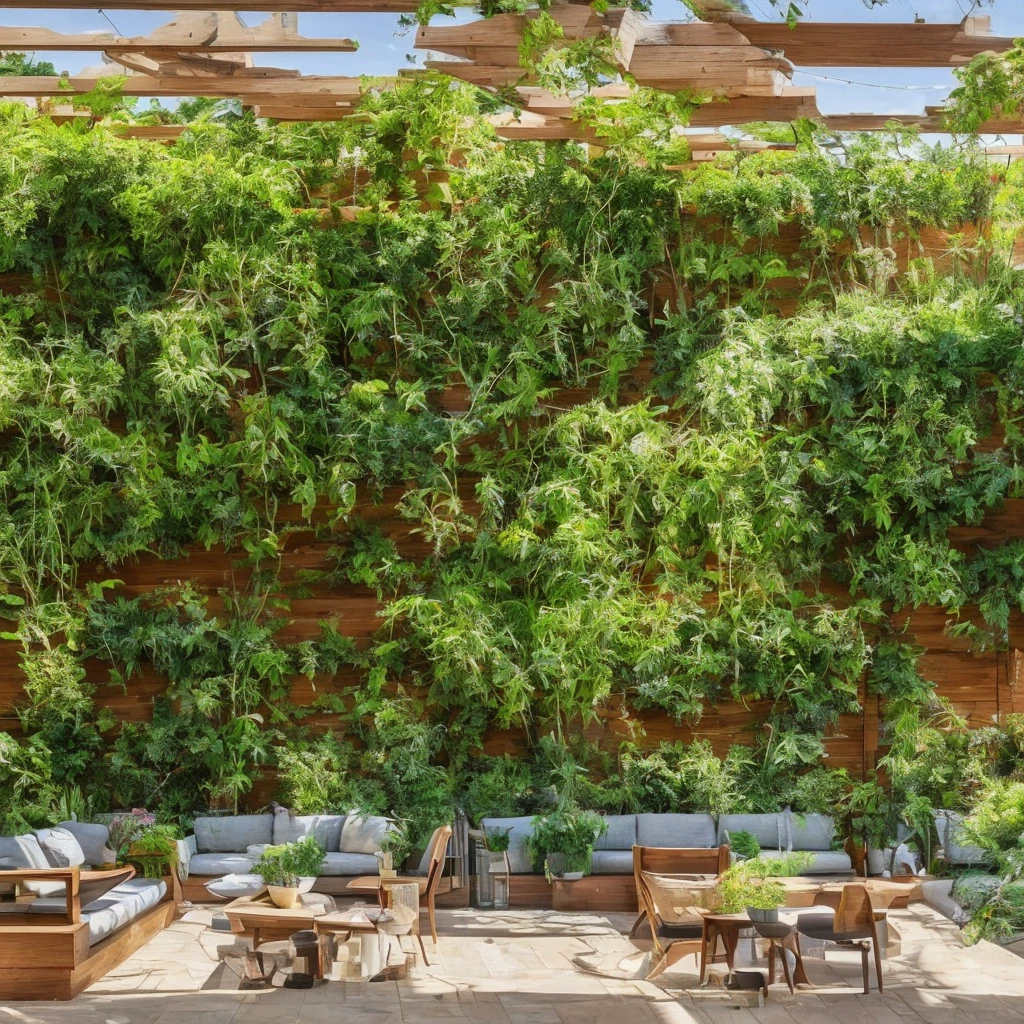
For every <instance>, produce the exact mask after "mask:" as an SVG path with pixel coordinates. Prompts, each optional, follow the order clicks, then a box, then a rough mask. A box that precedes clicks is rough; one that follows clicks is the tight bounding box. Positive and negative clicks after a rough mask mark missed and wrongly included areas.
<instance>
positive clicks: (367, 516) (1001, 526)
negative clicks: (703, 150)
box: [0, 224, 1024, 802]
mask: <svg viewBox="0 0 1024 1024" xmlns="http://www.w3.org/2000/svg"><path fill="white" fill-rule="evenodd" d="M968 228H969V230H973V229H970V226H968ZM708 237H710V238H713V239H715V240H718V241H722V240H724V239H725V234H724V232H722V231H721V230H720V229H719V228H718V227H716V226H715V225H714V224H711V225H710V231H709V233H708ZM947 237H948V235H947V233H946V232H941V231H931V230H925V231H923V232H921V234H920V238H919V239H910V238H906V237H904V238H900V239H899V240H898V241H896V242H895V243H894V244H893V249H894V253H895V256H896V261H897V264H898V266H899V269H900V270H904V269H905V268H906V265H907V262H908V261H909V260H910V259H913V258H915V257H917V256H921V255H929V256H932V257H934V258H935V259H936V264H937V265H938V266H939V269H940V270H941V269H942V268H943V266H945V265H946V264H947V263H948V262H949V256H948V245H947V244H946V239H947ZM801 241H802V238H801V233H800V230H799V228H798V226H796V225H782V226H781V228H780V233H779V235H778V237H776V238H771V239H762V240H748V241H746V243H745V249H747V250H748V251H749V250H752V249H753V248H756V247H757V246H758V245H763V246H764V247H765V248H771V249H773V250H775V251H777V252H778V253H779V254H780V255H783V256H793V255H796V254H797V253H798V251H799V246H800V243H801ZM863 241H864V243H865V244H868V245H875V244H880V245H886V244H889V240H888V239H881V238H874V237H873V236H870V235H869V234H868V233H867V232H865V233H864V238H863ZM27 287H31V282H30V281H29V280H28V279H26V278H17V279H15V278H14V277H13V276H12V275H7V276H5V277H4V278H2V279H0V289H3V290H15V291H17V290H21V289H22V288H27ZM686 297H687V296H686V288H685V283H679V282H675V281H673V280H672V279H671V277H670V275H669V274H668V273H667V272H666V273H663V274H661V275H660V276H659V277H658V279H657V280H656V281H655V283H654V286H653V287H652V298H653V299H655V300H656V303H657V305H658V306H659V307H660V305H661V304H662V303H663V302H666V301H668V302H676V301H679V300H680V299H681V298H682V299H683V300H684V301H685V299H686ZM795 304H796V299H795V297H794V296H792V295H791V296H783V297H781V298H780V300H779V302H778V306H779V308H780V312H783V313H786V314H788V313H789V312H792V309H793V308H794V307H795ZM649 377H650V364H649V362H648V363H645V364H643V365H642V366H641V367H639V368H638V369H637V371H634V374H633V378H634V379H633V381H632V382H631V383H629V384H627V385H626V386H625V387H624V392H625V393H624V395H623V398H624V400H630V399H632V398H634V397H635V396H636V395H638V394H639V393H640V391H641V389H642V387H643V384H644V383H645V381H646V380H648V379H649ZM592 397H593V395H592V393H591V392H589V391H586V390H583V389H563V390H560V391H558V392H557V393H556V394H555V395H554V396H553V397H552V398H551V399H550V400H548V401H547V402H546V403H545V406H546V407H547V408H548V409H551V410H560V409H568V408H571V407H573V406H575V405H578V404H580V403H582V402H586V401H589V400H590V399H591V398H592ZM435 404H436V406H437V407H438V408H441V409H443V410H445V411H447V412H449V413H452V414H458V413H460V412H464V411H465V410H466V409H468V408H469V404H470V396H469V392H468V389H467V388H465V387H460V386H457V385H456V386H452V387H451V388H450V389H449V390H448V391H447V392H445V393H444V394H443V395H441V396H439V397H437V398H436V399H435ZM1001 441H1002V437H1001V434H1000V433H996V434H995V435H993V436H992V437H990V438H986V439H985V441H984V442H983V443H982V445H981V446H979V450H992V449H994V448H996V447H998V446H999V445H1000V443H1001ZM476 483H477V480H476V478H474V477H472V476H468V475H466V476H463V477H461V478H460V479H459V480H458V482H457V492H458V495H459V497H460V499H461V500H462V501H463V502H464V504H465V506H466V510H467V512H469V513H471V514H472V513H474V512H476V511H478V508H479V506H478V505H477V503H476V497H475V487H476ZM403 493H404V489H403V488H401V487H396V488H390V489H388V490H387V491H386V492H385V493H384V494H383V495H382V498H381V500H380V501H379V502H375V501H373V500H372V499H371V497H370V495H369V494H368V493H367V492H366V491H365V489H361V490H360V492H359V495H358V499H357V503H356V508H355V510H354V512H355V515H356V516H358V517H360V518H362V519H363V520H365V521H367V522H369V523H373V524H376V525H378V526H379V527H380V528H381V529H382V531H383V532H384V533H385V534H386V535H387V536H389V537H390V538H392V539H393V540H394V541H395V543H396V545H397V546H398V549H399V551H400V552H401V554H402V555H404V556H405V557H407V558H412V559H417V560H420V559H423V558H425V557H426V556H427V555H428V554H429V553H430V544H429V543H428V542H427V541H425V540H424V539H423V537H422V536H421V535H420V534H418V533H417V532H415V527H414V524H411V523H408V522H405V521H403V520H402V519H400V518H399V517H398V515H397V511H396V506H397V504H398V502H399V501H400V499H401V497H402V495H403ZM328 517H329V510H328V509H326V508H323V509H320V508H318V509H317V510H316V511H315V513H314V516H313V520H314V522H315V523H317V524H322V523H325V522H326V521H327V519H328ZM278 518H279V521H282V522H284V523H288V522H291V523H294V524H296V525H299V524H300V523H301V517H300V515H299V510H298V508H290V509H289V508H285V509H281V510H280V511H279V517H278ZM1012 538H1024V499H1017V500H1008V501H1006V502H1005V504H1004V505H1003V506H1002V507H1001V508H999V509H998V510H995V511H993V512H991V513H990V514H989V515H988V516H987V517H986V518H985V520H984V522H983V523H982V524H981V525H979V526H976V527H975V526H965V527H958V528H956V529H954V530H952V531H951V539H952V540H953V542H954V544H955V545H956V546H957V547H958V548H960V549H961V550H963V551H965V552H969V551H972V550H974V549H975V548H976V547H977V546H979V545H980V546H995V545H998V544H1001V543H1004V542H1005V541H1007V540H1009V539H1012ZM343 541H344V538H343V536H339V537H338V542H339V543H343ZM330 546H331V544H330V542H326V541H323V540H318V539H317V537H316V534H315V532H314V531H313V530H312V529H310V528H309V526H303V527H302V528H300V529H297V530H296V531H295V532H294V533H291V534H288V535H287V544H286V550H285V554H284V556H283V561H282V572H281V575H282V580H283V582H285V583H287V582H290V581H292V580H294V579H295V574H296V573H297V572H298V571H299V570H301V569H317V568H327V563H326V561H325V559H326V555H327V550H328V548H329V547H330ZM238 557H239V556H238V555H237V553H229V552H226V551H224V550H223V549H222V548H213V549H212V550H209V551H207V550H205V549H202V548H193V549H191V550H190V551H189V552H188V555H187V557H185V558H183V559H180V560H176V561H161V560H159V559H158V558H156V557H154V556H149V555H146V556H143V557H141V558H139V559H138V560H136V561H135V562H133V563H131V564H126V565H123V566H119V567H118V568H117V570H116V571H114V572H110V571H98V570H92V571H89V570H86V571H83V573H82V574H81V577H80V578H81V579H82V580H85V579H88V578H103V577H107V578H109V577H113V578H118V579H121V580H123V581H124V588H123V591H121V592H123V593H124V594H126V595H128V596H135V595H139V594H143V593H146V592H148V591H150V590H153V589H154V588H157V587H163V586H169V585H173V584H175V583H177V582H179V581H185V580H188V581H190V582H191V583H192V584H193V585H194V586H195V587H196V588H197V589H198V590H200V591H202V592H204V593H206V594H208V595H210V596H211V600H210V608H211V610H212V611H214V612H216V611H219V610H220V609H221V607H222V603H221V600H220V598H219V597H218V596H217V591H218V590H220V589H222V588H226V587H230V586H231V585H232V581H234V582H235V583H236V584H237V585H244V583H245V579H246V573H245V571H244V570H241V569H239V568H237V567H236V566H235V565H234V564H233V563H234V562H235V561H237V559H238ZM822 587H823V589H824V590H826V591H827V592H830V593H832V592H834V593H835V596H836V598H837V600H842V598H843V593H842V588H841V587H838V586H835V585H832V584H830V583H829V581H824V582H823V584H822ZM379 611H380V605H379V603H378V602H377V599H376V595H375V594H374V593H372V592H371V591H369V590H367V589H366V588H364V587H356V586H349V587H346V588H344V589H343V590H341V591H333V592H331V591H328V590H327V589H326V588H324V587H314V588H312V596H310V597H304V598H301V599H296V600H293V602H292V606H291V618H290V621H289V623H288V625H287V626H286V627H285V629H284V630H283V631H282V632H281V634H280V639H281V640H282V641H288V642H291V641H296V640H301V639H304V638H308V637H313V636H316V635H317V634H318V632H319V622H320V621H321V620H323V619H333V620H335V621H336V622H337V624H338V628H339V630H340V632H341V633H342V634H344V635H345V636H349V637H353V638H355V639H356V640H359V641H366V640H368V638H369V637H370V636H371V635H372V634H373V632H374V631H375V630H376V628H377V626H378V625H379V618H378V612H379ZM969 611H970V610H968V611H967V612H965V614H968V613H969ZM894 621H895V623H896V624H897V625H903V624H904V623H906V624H907V625H908V632H909V636H910V637H912V638H913V639H914V640H916V642H917V643H919V644H920V645H921V646H922V647H924V648H925V651H926V653H925V655H924V657H923V658H922V662H921V668H922V670H923V672H924V674H925V675H926V676H927V677H928V678H930V679H932V680H933V681H934V682H935V683H936V684H937V687H938V693H939V694H940V696H942V697H946V698H948V699H949V700H950V701H951V702H952V703H953V705H954V707H955V708H956V709H957V711H959V712H960V713H961V714H963V715H965V716H966V717H967V718H968V720H969V721H970V723H971V724H972V725H973V726H984V725H988V724H991V723H992V721H993V720H994V719H996V718H997V717H999V716H1002V715H1005V714H1007V713H1010V712H1024V657H1022V656H1021V655H1020V654H1019V653H1018V652H1019V651H1020V650H1024V616H1021V615H1019V614H1016V615H1015V616H1014V618H1013V621H1012V624H1011V633H1010V651H1009V653H1007V652H999V653H987V654H984V655H975V654H972V653H970V652H969V651H968V650H967V646H968V645H967V644H966V642H964V641H958V640H954V639H952V638H950V637H949V636H947V635H946V633H945V624H946V619H945V615H944V614H943V612H942V610H941V609H936V608H920V609H917V610H915V611H913V612H911V613H909V614H902V615H899V616H895V617H894ZM0 628H11V626H10V625H9V624H4V623H0ZM18 658H19V649H18V646H17V645H16V644H15V643H12V642H9V641H0V731H8V732H11V733H13V734H15V735H17V734H18V733H19V728H20V727H19V722H18V719H17V717H16V715H15V713H14V708H15V707H16V705H17V704H18V703H19V702H21V701H22V700H23V699H24V693H23V691H22V688H21V680H22V676H21V670H20V668H19V666H18ZM87 670H88V675H89V678H90V679H91V680H92V681H94V682H96V683H97V684H100V685H99V688H98V690H97V694H96V698H97V702H98V703H99V704H101V705H102V706H106V707H109V708H110V709H111V710H112V711H113V712H114V714H115V716H116V717H117V719H119V720H120V721H124V722H145V721H148V720H149V719H150V718H151V717H152V710H153V702H154V699H155V698H156V697H157V696H158V695H159V694H160V693H161V692H162V691H163V689H164V682H163V681H162V680H161V679H159V678H158V677H156V675H155V674H154V673H153V672H151V671H145V672H143V673H142V675H141V676H138V677H136V678H134V679H133V680H132V682H131V683H130V685H129V687H128V692H127V693H126V692H125V691H124V690H123V689H122V688H120V687H115V686H110V685H105V680H106V678H107V676H106V666H105V665H104V664H102V663H100V662H93V663H91V664H89V665H88V666H87ZM355 681H356V676H355V674H354V673H352V672H344V673H341V674H339V676H337V677H335V678H326V677H320V678H317V679H315V680H313V681H310V680H307V679H305V678H300V679H296V680H295V681H294V683H293V686H292V691H291V700H292V701H293V702H295V703H296V704H299V705H309V704H311V703H312V702H313V701H314V700H315V699H316V697H317V696H321V695H325V694H332V693H341V692H343V691H344V689H345V688H346V687H347V686H349V685H351V684H352V683H354V682H355ZM862 704H863V706H864V713H863V714H862V715H857V716H846V717H844V718H843V719H842V720H841V722H840V724H839V726H838V728H837V729H836V730H835V731H834V733H833V735H831V736H829V737H828V738H827V740H826V749H827V751H828V756H829V764H830V765H831V766H833V767H845V768H847V769H849V770H850V771H851V772H854V773H857V774H859V773H861V772H863V771H864V770H866V769H867V768H870V767H871V766H872V765H873V764H874V763H875V760H876V757H877V753H878V750H879V717H880V716H879V707H878V702H877V700H876V699H874V698H868V697H867V695H866V694H865V693H862ZM766 710H767V709H766V708H765V707H758V706H757V705H744V704H738V703H736V702H733V701H726V702H723V703H722V704H720V705H718V706H717V707H714V708H708V709H707V710H706V711H705V714H704V716H703V718H702V719H701V721H700V722H699V723H697V724H696V725H694V726H693V727H690V726H686V725H683V726H677V725H676V724H675V723H674V722H673V721H672V719H670V718H669V717H668V716H667V715H665V714H659V713H649V712H648V713H639V712H636V711H631V712H630V713H629V715H628V716H627V715H626V714H625V713H623V712H621V710H618V711H617V710H616V709H614V708H613V709H611V710H610V711H607V712H606V713H605V714H604V715H603V717H602V718H601V719H600V720H599V721H597V722H594V723H591V724H589V725H588V726H586V729H585V731H586V733H587V735H588V736H590V737H592V738H594V739H598V740H602V741H604V742H607V743H609V744H614V743H615V742H617V741H618V740H620V739H623V738H625V737H626V736H628V735H630V734H631V729H633V728H635V724H636V723H639V724H640V725H641V726H642V728H643V730H644V732H645V733H646V737H647V740H648V741H649V742H651V743H654V742H657V741H660V740H669V739H680V740H684V741H689V740H692V739H694V738H698V737H699V738H705V739H709V740H710V741H711V742H712V744H713V746H714V747H715V749H716V751H718V752H719V753H724V752H725V751H726V750H727V749H728V747H729V745H730V744H732V743H735V742H745V741H749V740H750V739H751V738H752V735H753V733H752V731H751V726H752V724H753V723H754V722H756V721H757V720H758V719H759V718H761V717H763V714H764V712H765V711H766ZM304 723H305V724H308V725H312V726H313V727H314V728H320V729H329V728H335V727H336V726H337V724H338V716H336V715H330V714H322V713H317V714H314V715H311V716H310V717H309V718H306V719H304ZM524 737H525V734H524V733H523V732H522V731H498V730H493V731H492V732H491V733H490V734H489V735H488V736H487V739H486V744H485V749H486V752H488V753H492V754H497V753H502V752H507V753H513V754H514V753H517V752H519V751H520V750H521V749H522V743H523V740H524ZM272 790H273V780H272V778H268V779H267V780H266V784H265V785H261V786H259V787H257V790H256V791H255V792H254V793H253V794H252V795H251V800H253V801H256V802H259V801H260V800H265V799H267V798H268V797H270V796H271V795H273V793H272Z"/></svg>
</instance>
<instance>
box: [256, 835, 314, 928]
mask: <svg viewBox="0 0 1024 1024" xmlns="http://www.w3.org/2000/svg"><path fill="white" fill-rule="evenodd" d="M323 860H324V848H323V847H322V846H321V845H320V843H319V841H318V840H317V838H316V836H305V837H304V838H303V839H299V840H298V841H297V842H294V843H282V844H281V845H280V846H268V847H267V848H266V849H265V850H264V851H263V856H262V857H260V859H259V860H258V861H257V862H256V864H255V865H254V867H253V871H254V872H255V873H256V874H257V875H259V876H260V877H261V878H262V879H263V882H264V884H265V885H266V887H267V890H268V891H269V892H270V898H271V899H272V900H273V901H274V905H275V906H278V907H281V908H282V909H284V910H290V909H291V908H292V907H294V906H295V903H296V901H297V900H298V898H299V893H300V892H308V891H309V890H310V889H312V888H313V885H314V884H315V882H316V880H317V878H319V876H320V872H321V870H322V867H323Z"/></svg>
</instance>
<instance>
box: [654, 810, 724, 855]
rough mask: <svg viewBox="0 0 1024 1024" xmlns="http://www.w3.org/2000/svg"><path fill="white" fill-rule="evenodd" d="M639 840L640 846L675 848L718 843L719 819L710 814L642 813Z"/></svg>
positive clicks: (685, 848) (709, 845)
mask: <svg viewBox="0 0 1024 1024" xmlns="http://www.w3.org/2000/svg"><path fill="white" fill-rule="evenodd" d="M636 841H637V843H638V844H639V845H640V846H660V847H665V848H666V849H675V850H691V849H698V848H700V847H705V848H707V847H712V846H717V845H718V843H717V841H716V840H715V819H714V818H712V817H711V815H710V814H638V815H637V816H636Z"/></svg>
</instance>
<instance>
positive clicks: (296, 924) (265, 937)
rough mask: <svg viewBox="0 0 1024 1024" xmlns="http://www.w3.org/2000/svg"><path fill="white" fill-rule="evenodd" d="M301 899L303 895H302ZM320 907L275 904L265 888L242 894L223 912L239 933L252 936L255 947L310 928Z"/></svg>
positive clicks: (237, 933)
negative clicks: (284, 906)
mask: <svg viewBox="0 0 1024 1024" xmlns="http://www.w3.org/2000/svg"><path fill="white" fill-rule="evenodd" d="M300 899H301V897H300ZM317 909H318V908H317V907H315V906H308V907H299V906H297V907H293V908H292V909H291V910H284V909H282V908H281V907H278V906H276V905H275V904H274V902H273V900H271V898H270V894H269V893H268V892H266V891H265V890H264V891H263V892H262V893H257V894H256V895H255V896H241V897H239V898H238V899H237V900H232V901H231V902H230V903H229V904H228V905H227V906H226V907H224V911H223V912H224V916H225V917H226V918H227V919H228V921H229V922H230V923H231V931H232V932H234V933H235V934H236V935H241V936H244V937H245V938H251V939H252V948H253V949H258V948H259V946H260V943H262V942H279V941H281V940H283V939H290V938H291V937H292V936H293V935H294V934H295V933H296V932H302V931H310V930H312V928H313V922H314V921H315V920H316V919H317V918H318V917H323V916H325V915H326V913H327V911H326V908H320V909H321V910H322V911H323V912H322V913H317Z"/></svg>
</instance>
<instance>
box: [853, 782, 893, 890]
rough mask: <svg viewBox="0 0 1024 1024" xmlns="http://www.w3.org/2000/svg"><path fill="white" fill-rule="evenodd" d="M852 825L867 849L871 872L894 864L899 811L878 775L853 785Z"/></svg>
mask: <svg viewBox="0 0 1024 1024" xmlns="http://www.w3.org/2000/svg"><path fill="white" fill-rule="evenodd" d="M849 810H850V828H851V831H852V833H853V835H854V836H855V837H857V838H859V839H860V841H861V842H862V843H863V844H864V846H865V847H866V849H867V865H868V873H869V874H871V875H881V874H883V873H884V872H885V871H886V870H891V868H892V858H893V854H894V851H895V840H896V832H897V828H898V825H899V815H898V813H897V811H896V806H895V804H894V803H893V800H892V798H891V797H890V795H889V793H887V792H886V791H885V789H883V788H882V786H881V785H879V783H878V780H877V779H876V778H872V779H869V780H868V781H867V782H861V783H859V784H858V785H856V786H854V787H853V791H852V792H851V793H850V800H849Z"/></svg>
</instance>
